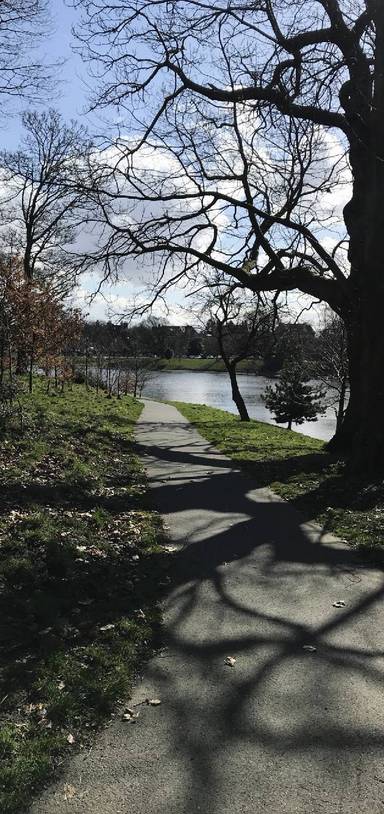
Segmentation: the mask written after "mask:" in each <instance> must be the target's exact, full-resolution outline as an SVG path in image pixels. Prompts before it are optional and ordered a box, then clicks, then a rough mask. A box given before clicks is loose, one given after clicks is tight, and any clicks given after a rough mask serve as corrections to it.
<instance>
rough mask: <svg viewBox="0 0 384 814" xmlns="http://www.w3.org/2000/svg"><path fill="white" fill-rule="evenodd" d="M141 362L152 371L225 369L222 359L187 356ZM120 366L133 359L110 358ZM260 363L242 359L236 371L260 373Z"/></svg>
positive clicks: (82, 360) (93, 362)
mask: <svg viewBox="0 0 384 814" xmlns="http://www.w3.org/2000/svg"><path fill="white" fill-rule="evenodd" d="M142 360H143V362H144V363H145V364H146V365H147V364H148V365H149V366H151V367H153V369H154V370H160V371H161V370H196V371H206V372H207V371H208V372H211V373H224V372H225V370H226V368H225V365H224V362H223V360H222V359H193V358H190V357H188V356H186V357H176V356H175V357H174V358H173V359H158V358H157V359H154V358H153V357H146V356H143V357H142ZM75 363H77V364H79V365H84V364H85V358H84V357H83V356H78V357H76V359H75ZM88 364H89V366H90V367H92V365H94V366H96V364H97V359H96V357H89V360H88ZM114 364H115V365H116V366H118V365H121V366H122V367H123V368H124V367H127V368H128V367H129V366H133V365H134V364H135V359H134V358H133V357H130V356H116V357H112V359H111V365H112V367H113V365H114ZM261 365H262V362H261V360H259V359H256V360H255V359H243V361H242V362H239V364H238V371H239V373H258V372H259V371H260V368H261Z"/></svg>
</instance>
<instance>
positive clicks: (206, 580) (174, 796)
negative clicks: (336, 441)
mask: <svg viewBox="0 0 384 814" xmlns="http://www.w3.org/2000/svg"><path fill="white" fill-rule="evenodd" d="M136 440H137V444H138V446H139V449H140V450H141V453H142V455H143V456H144V459H145V465H146V469H147V472H148V476H149V483H150V489H151V493H152V496H153V502H154V504H155V506H156V507H157V508H158V509H159V510H160V512H161V513H162V515H163V519H164V523H165V525H166V528H167V532H168V535H169V538H170V543H171V545H172V546H174V548H175V550H176V551H177V553H176V554H175V557H176V560H177V568H176V571H175V579H174V583H173V584H172V587H171V589H170V592H169V595H168V597H167V600H166V602H165V607H164V620H165V631H164V634H165V642H164V649H163V650H162V651H161V652H160V653H159V654H158V656H156V658H154V659H153V660H152V661H151V663H150V664H149V666H148V668H147V670H146V673H145V676H144V677H143V679H142V681H140V682H139V683H138V685H137V686H136V688H135V691H134V695H133V698H132V699H131V701H130V706H133V705H134V704H140V702H141V701H143V700H145V699H146V698H156V699H159V700H161V704H160V705H158V706H149V705H146V704H143V705H140V706H138V707H137V709H138V710H139V711H140V714H139V717H138V719H137V723H135V724H131V723H123V722H122V721H121V719H120V716H117V717H116V718H115V719H114V720H113V722H112V723H111V724H110V725H109V726H107V727H106V729H105V730H104V731H103V732H102V733H101V734H100V735H99V736H98V738H97V740H96V742H95V744H94V747H93V748H92V750H91V751H90V752H88V753H87V754H82V753H81V754H79V755H77V756H75V757H74V758H73V759H72V760H71V762H70V764H69V766H68V769H67V771H66V773H65V775H64V777H62V778H61V779H60V780H59V782H58V783H57V784H56V785H54V786H53V787H51V788H50V789H48V790H47V791H46V793H45V794H43V795H42V797H41V798H40V799H39V800H38V801H36V803H35V804H34V805H33V806H32V814H54V812H67V811H70V812H73V814H197V812H201V814H242V813H243V812H244V814H283V813H284V814H323V812H324V814H364V813H365V812H367V813H368V812H369V814H383V813H384V762H383V746H384V710H383V672H384V661H383V655H384V612H383V602H382V598H383V592H384V576H383V573H382V571H380V570H377V569H375V568H373V567H371V566H369V565H367V564H364V563H363V562H361V561H360V560H359V558H358V557H357V555H355V554H354V553H353V552H352V551H351V550H350V549H349V548H348V547H347V546H345V545H343V544H342V543H341V542H339V541H337V540H335V539H334V538H332V537H331V536H330V535H323V534H322V532H321V530H320V529H319V528H317V527H316V526H314V525H311V524H305V523H303V521H302V519H301V517H300V516H299V515H298V513H297V512H296V511H295V510H294V509H293V508H292V507H291V506H289V504H287V503H285V502H284V501H282V500H280V499H279V498H278V497H276V496H275V495H273V494H272V493H271V492H270V491H269V490H267V489H259V488H257V483H255V482H254V481H252V480H251V479H250V478H248V477H246V476H245V475H244V474H242V473H240V472H239V471H238V470H236V469H235V468H234V467H233V465H232V464H231V462H230V461H229V459H227V458H226V457H225V456H223V455H222V454H220V453H218V452H217V451H216V450H215V449H213V448H212V447H211V446H210V445H209V444H208V442H206V441H205V440H204V439H203V438H202V437H201V436H200V435H199V434H198V433H197V431H196V430H195V429H194V428H193V427H192V426H191V424H189V423H188V421H187V420H186V419H184V418H183V417H182V416H181V415H180V413H179V412H178V411H177V410H176V409H175V408H173V407H171V406H168V405H165V404H159V403H156V402H149V401H146V402H145V408H144V410H143V413H142V415H141V418H140V421H139V423H138V425H137V429H136ZM334 603H339V604H341V603H345V604H341V606H340V607H335V606H334ZM228 657H229V660H230V663H229V664H227V663H226V661H227V660H228ZM66 798H67V799H66Z"/></svg>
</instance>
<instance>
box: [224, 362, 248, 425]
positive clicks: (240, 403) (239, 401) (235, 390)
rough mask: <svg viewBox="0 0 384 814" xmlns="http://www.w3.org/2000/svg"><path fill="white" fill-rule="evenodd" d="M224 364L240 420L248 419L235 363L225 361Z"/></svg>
mask: <svg viewBox="0 0 384 814" xmlns="http://www.w3.org/2000/svg"><path fill="white" fill-rule="evenodd" d="M224 362H225V360H224ZM225 364H226V367H227V370H228V373H229V378H230V380H231V389H232V399H233V401H234V402H235V404H236V407H237V410H238V413H239V416H240V420H241V421H249V415H248V410H247V408H246V405H245V401H244V399H243V397H242V395H241V393H240V390H239V385H238V383H237V376H236V365H231V364H230V363H227V362H225Z"/></svg>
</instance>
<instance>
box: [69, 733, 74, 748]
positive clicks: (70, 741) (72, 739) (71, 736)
mask: <svg viewBox="0 0 384 814" xmlns="http://www.w3.org/2000/svg"><path fill="white" fill-rule="evenodd" d="M67 741H68V743H70V744H71V746H72V744H73V743H74V742H75V738H74V736H73V735H71V734H69V735H67Z"/></svg>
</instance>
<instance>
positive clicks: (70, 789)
mask: <svg viewBox="0 0 384 814" xmlns="http://www.w3.org/2000/svg"><path fill="white" fill-rule="evenodd" d="M63 791H64V800H73V798H74V797H75V795H76V789H75V787H74V786H70V785H69V783H66V785H65V786H64V789H63Z"/></svg>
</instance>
